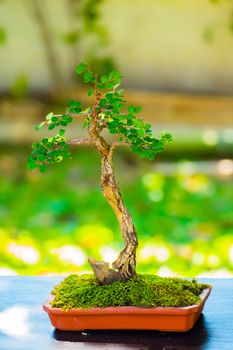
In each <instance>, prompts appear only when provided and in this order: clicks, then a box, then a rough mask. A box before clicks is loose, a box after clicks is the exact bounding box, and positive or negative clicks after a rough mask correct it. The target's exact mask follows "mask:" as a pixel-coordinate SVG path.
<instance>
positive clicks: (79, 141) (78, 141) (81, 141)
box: [67, 139, 91, 146]
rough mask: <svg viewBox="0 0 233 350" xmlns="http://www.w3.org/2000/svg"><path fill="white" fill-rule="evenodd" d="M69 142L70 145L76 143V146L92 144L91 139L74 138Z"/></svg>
mask: <svg viewBox="0 0 233 350" xmlns="http://www.w3.org/2000/svg"><path fill="white" fill-rule="evenodd" d="M67 143H68V145H75V146H80V145H90V144H91V142H90V140H89V139H74V140H69V141H67Z"/></svg>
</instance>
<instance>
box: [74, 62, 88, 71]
mask: <svg viewBox="0 0 233 350" xmlns="http://www.w3.org/2000/svg"><path fill="white" fill-rule="evenodd" d="M86 69H87V64H86V63H83V62H82V63H80V64H79V65H78V66H77V67H76V68H75V72H76V73H77V74H82V73H83V72H84V71H85V70H86Z"/></svg>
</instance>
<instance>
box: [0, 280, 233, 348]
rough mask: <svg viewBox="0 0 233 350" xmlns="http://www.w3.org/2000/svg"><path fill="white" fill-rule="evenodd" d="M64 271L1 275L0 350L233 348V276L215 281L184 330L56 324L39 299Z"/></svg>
mask: <svg viewBox="0 0 233 350" xmlns="http://www.w3.org/2000/svg"><path fill="white" fill-rule="evenodd" d="M62 278H63V277H61V276H59V277H57V276H56V277H22V276H11V277H0V350H60V349H62V350H70V349H71V350H72V349H79V350H80V349H81V350H82V349H85V350H88V349H96V350H97V349H101V350H108V349H109V350H110V349H114V350H115V349H121V350H127V349H137V350H149V349H151V350H232V349H233V279H202V280H200V281H201V282H207V283H210V284H212V285H213V291H212V294H211V296H210V297H209V299H208V301H207V303H206V305H205V309H204V314H203V315H201V317H200V318H199V320H198V322H197V324H196V326H195V327H194V329H193V330H191V331H189V332H187V333H165V332H157V331H156V332H154V331H86V332H64V331H59V330H54V329H53V328H52V326H51V325H50V322H49V319H48V316H47V314H46V313H45V312H44V311H43V310H42V307H41V305H42V304H43V302H44V300H45V299H46V298H47V296H48V294H49V292H50V290H51V289H52V287H53V286H54V285H55V284H57V283H58V282H59V281H60V280H61V279H62Z"/></svg>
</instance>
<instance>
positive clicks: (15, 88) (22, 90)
mask: <svg viewBox="0 0 233 350" xmlns="http://www.w3.org/2000/svg"><path fill="white" fill-rule="evenodd" d="M28 91H29V81H28V78H27V75H26V74H19V75H18V76H17V77H16V79H15V81H14V82H13V84H12V86H11V94H12V96H13V97H14V98H15V99H16V100H22V99H24V98H25V97H26V96H27V94H28Z"/></svg>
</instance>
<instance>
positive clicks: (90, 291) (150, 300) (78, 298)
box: [51, 274, 207, 310]
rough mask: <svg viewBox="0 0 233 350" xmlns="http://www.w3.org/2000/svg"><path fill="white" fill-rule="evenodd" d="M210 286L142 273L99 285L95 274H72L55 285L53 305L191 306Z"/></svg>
mask: <svg viewBox="0 0 233 350" xmlns="http://www.w3.org/2000/svg"><path fill="white" fill-rule="evenodd" d="M206 287H207V285H206V284H199V283H197V282H196V280H192V281H189V280H184V279H180V278H167V277H158V276H155V275H146V274H143V275H142V274H139V275H137V277H135V278H133V279H131V280H128V281H127V282H120V281H117V282H114V283H113V284H111V285H99V284H98V283H97V282H96V279H95V278H94V276H93V275H82V276H78V275H70V276H68V277H66V278H65V279H64V281H62V282H61V283H60V284H59V285H58V286H56V287H55V288H54V289H53V291H52V294H53V295H54V296H55V299H54V300H53V301H52V302H51V305H52V306H53V307H58V308H62V309H63V310H70V309H88V308H92V307H107V306H141V307H156V306H188V305H193V304H197V303H199V302H200V300H201V299H200V297H199V295H200V294H201V292H202V291H203V289H205V288H206Z"/></svg>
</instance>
